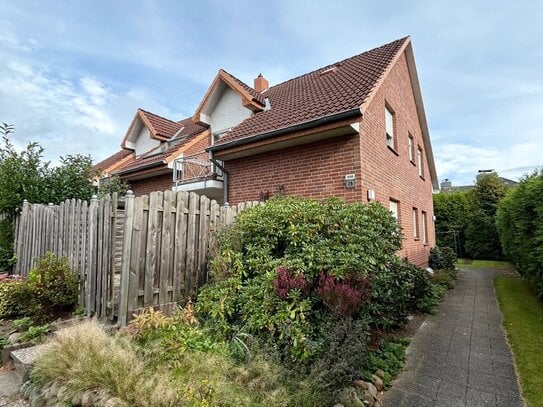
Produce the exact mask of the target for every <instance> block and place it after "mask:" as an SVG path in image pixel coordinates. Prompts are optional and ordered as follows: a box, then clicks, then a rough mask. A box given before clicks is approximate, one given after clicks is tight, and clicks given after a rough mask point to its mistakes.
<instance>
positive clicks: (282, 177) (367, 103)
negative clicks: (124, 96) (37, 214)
mask: <svg viewBox="0 0 543 407" xmlns="http://www.w3.org/2000/svg"><path fill="white" fill-rule="evenodd" d="M141 114H147V113H142V112H141V111H140V112H138V115H141ZM137 118H138V116H137V117H136V119H137ZM136 119H135V121H136ZM138 120H141V119H138ZM163 120H166V119H163ZM185 120H189V119H185ZM192 120H193V122H194V123H197V124H198V125H199V126H201V127H200V129H202V133H200V134H203V133H205V132H206V131H207V132H208V135H209V138H208V140H209V145H208V147H207V151H208V153H209V160H210V161H209V162H210V164H209V166H210V168H212V171H211V174H217V175H216V177H217V179H219V180H220V182H221V183H223V185H224V190H223V193H224V198H223V199H222V202H224V201H227V202H229V203H230V204H237V203H239V202H242V201H247V200H264V199H267V198H268V197H271V196H273V195H277V194H286V195H299V196H305V197H312V198H324V197H328V196H338V197H343V198H344V199H345V200H346V201H347V202H368V201H374V200H375V201H380V202H382V203H383V204H384V205H385V206H387V207H389V208H390V210H391V211H392V212H393V214H394V216H395V217H396V218H397V219H398V221H399V222H400V224H401V226H402V228H403V232H404V235H405V241H404V245H403V249H402V251H401V253H400V255H402V256H405V257H407V258H408V259H409V260H410V261H411V262H413V263H415V264H418V265H421V266H425V265H427V262H428V255H429V251H430V247H432V246H434V245H435V234H434V224H433V205H432V193H433V192H434V191H437V190H438V189H439V185H438V179H437V175H436V170H435V165H434V159H433V154H432V147H431V143H430V137H429V134H428V128H427V123H426V117H425V112H424V106H423V102H422V96H421V91H420V86H419V82H418V77H417V70H416V67H415V60H414V56H413V49H412V46H411V40H410V38H409V37H406V38H403V39H400V40H397V41H394V42H391V43H389V44H386V45H384V46H381V47H379V48H375V49H373V50H370V51H367V52H364V53H362V54H360V55H357V56H354V57H352V58H348V59H346V60H343V61H341V62H338V63H335V64H332V65H329V66H326V67H324V68H321V69H317V70H316V71H313V72H310V73H308V74H305V75H301V76H299V77H297V78H294V79H291V80H288V81H286V82H283V83H280V84H278V85H274V86H271V87H270V86H269V84H268V81H267V80H266V79H265V78H264V77H263V76H262V75H259V76H258V77H257V78H256V79H255V81H254V87H253V88H251V87H249V86H248V85H246V84H244V83H243V82H241V81H240V80H238V79H236V78H235V77H234V76H232V75H230V74H229V73H227V72H225V71H223V70H219V72H218V74H217V76H216V77H215V79H214V81H213V83H212V84H211V86H210V87H209V89H208V91H207V92H206V94H205V96H204V98H203V100H202V102H201V103H200V105H199V106H198V108H197V110H196V112H195V114H194V116H193V118H192ZM171 123H175V122H171ZM132 127H134V122H133V123H132V125H131V129H132ZM140 127H141V126H140ZM131 129H129V132H128V134H127V137H125V141H124V142H123V148H133V149H134V148H135V144H137V143H136V140H139V138H138V137H142V135H141V134H139V136H138V132H140V133H141V130H131ZM204 129H206V130H204ZM131 134H134V135H133V136H131ZM130 137H132V138H130ZM193 137H199V136H193ZM129 138H130V140H132V143H133V144H128V143H127V142H126V141H127V140H128V139H129ZM188 138H190V137H188ZM143 140H144V139H142V141H141V142H140V144H142V145H143V144H144V142H143ZM145 140H146V139H145ZM168 140H169V139H168ZM161 142H162V143H167V142H169V141H161ZM142 149H143V148H142ZM178 153H179V151H177V154H178ZM137 156H138V152H137V148H136V153H135V157H133V158H132V160H134V161H137ZM124 159H126V158H122V159H121V160H124ZM169 162H171V161H168V159H163V163H162V164H161V165H162V168H166V167H168V166H169ZM123 168H126V167H125V166H123ZM157 168H158V167H157ZM172 169H173V167H172ZM172 169H170V172H171V171H172ZM219 169H220V170H221V171H219ZM115 171H117V173H118V174H119V175H121V176H123V171H126V170H125V169H123V170H121V171H118V170H115ZM142 171H143V170H142ZM125 174H126V172H125ZM210 176H211V175H210ZM173 188H174V189H176V187H175V186H173ZM177 188H178V187H177ZM184 188H185V189H187V188H188V187H184ZM155 189H163V188H162V185H159V184H158V183H157V188H155Z"/></svg>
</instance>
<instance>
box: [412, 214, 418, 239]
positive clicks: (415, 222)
mask: <svg viewBox="0 0 543 407" xmlns="http://www.w3.org/2000/svg"><path fill="white" fill-rule="evenodd" d="M413 238H414V239H415V240H419V238H420V236H419V211H418V209H417V208H413Z"/></svg>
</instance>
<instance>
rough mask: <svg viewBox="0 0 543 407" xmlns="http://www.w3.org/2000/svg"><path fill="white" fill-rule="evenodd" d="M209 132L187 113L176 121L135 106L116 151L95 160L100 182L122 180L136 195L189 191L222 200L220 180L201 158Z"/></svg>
mask: <svg viewBox="0 0 543 407" xmlns="http://www.w3.org/2000/svg"><path fill="white" fill-rule="evenodd" d="M210 143H211V132H210V131H209V129H208V128H207V127H206V126H201V125H199V124H197V123H195V122H194V121H193V120H192V119H191V118H187V119H184V120H181V121H178V122H175V121H171V120H169V119H166V118H164V117H161V116H158V115H156V114H154V113H150V112H147V111H145V110H143V109H138V111H137V112H136V115H135V116H134V119H133V120H132V123H131V124H130V127H129V128H128V131H127V132H126V135H125V137H124V138H123V140H122V142H121V147H122V150H120V151H118V152H117V153H115V154H113V155H112V156H110V157H108V158H106V159H105V160H103V161H101V162H99V163H98V164H96V165H95V167H97V168H99V169H100V170H101V171H102V178H101V179H100V181H99V182H100V183H107V181H108V178H109V177H111V176H118V177H119V178H120V179H122V180H124V181H126V182H127V183H128V184H129V185H130V188H131V189H132V190H133V191H134V193H135V195H136V196H139V195H144V194H148V193H149V192H152V191H158V190H160V191H162V190H166V189H172V188H174V189H178V190H182V189H185V190H190V191H196V192H198V193H200V194H205V195H208V196H209V197H211V198H213V199H222V197H223V192H222V191H223V183H222V180H221V179H220V177H218V176H217V174H216V171H214V168H212V166H211V165H210V162H209V160H208V159H207V153H206V151H205V148H206V147H208V146H209V145H210Z"/></svg>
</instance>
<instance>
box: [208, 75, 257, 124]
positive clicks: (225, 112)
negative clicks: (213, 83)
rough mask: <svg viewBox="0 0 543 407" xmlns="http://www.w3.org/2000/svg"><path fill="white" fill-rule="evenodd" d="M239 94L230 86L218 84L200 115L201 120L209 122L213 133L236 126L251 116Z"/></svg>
mask: <svg viewBox="0 0 543 407" xmlns="http://www.w3.org/2000/svg"><path fill="white" fill-rule="evenodd" d="M242 103H243V102H242V98H241V96H240V95H239V94H238V93H237V92H235V91H234V90H232V89H231V88H230V87H228V86H226V85H224V84H222V83H221V84H220V85H219V86H218V87H217V88H216V89H215V91H214V92H213V96H212V97H211V98H210V101H209V103H208V104H207V105H206V107H205V108H204V109H202V113H201V115H200V117H201V120H202V121H204V122H205V123H207V124H209V126H210V127H211V131H212V133H213V134H217V133H221V132H223V131H225V130H227V129H230V128H232V127H234V126H237V125H238V124H239V123H241V122H242V121H243V120H245V119H247V118H249V117H251V115H252V114H253V113H252V112H251V110H249V109H247V108H246V107H243V104H242Z"/></svg>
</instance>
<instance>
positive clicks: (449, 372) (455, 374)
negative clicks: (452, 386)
mask: <svg viewBox="0 0 543 407" xmlns="http://www.w3.org/2000/svg"><path fill="white" fill-rule="evenodd" d="M468 371H469V369H468V367H466V366H452V365H447V366H443V367H442V368H441V370H440V374H441V377H442V378H443V380H446V381H448V382H452V383H456V384H461V385H463V386H464V387H465V386H467V384H468Z"/></svg>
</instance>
